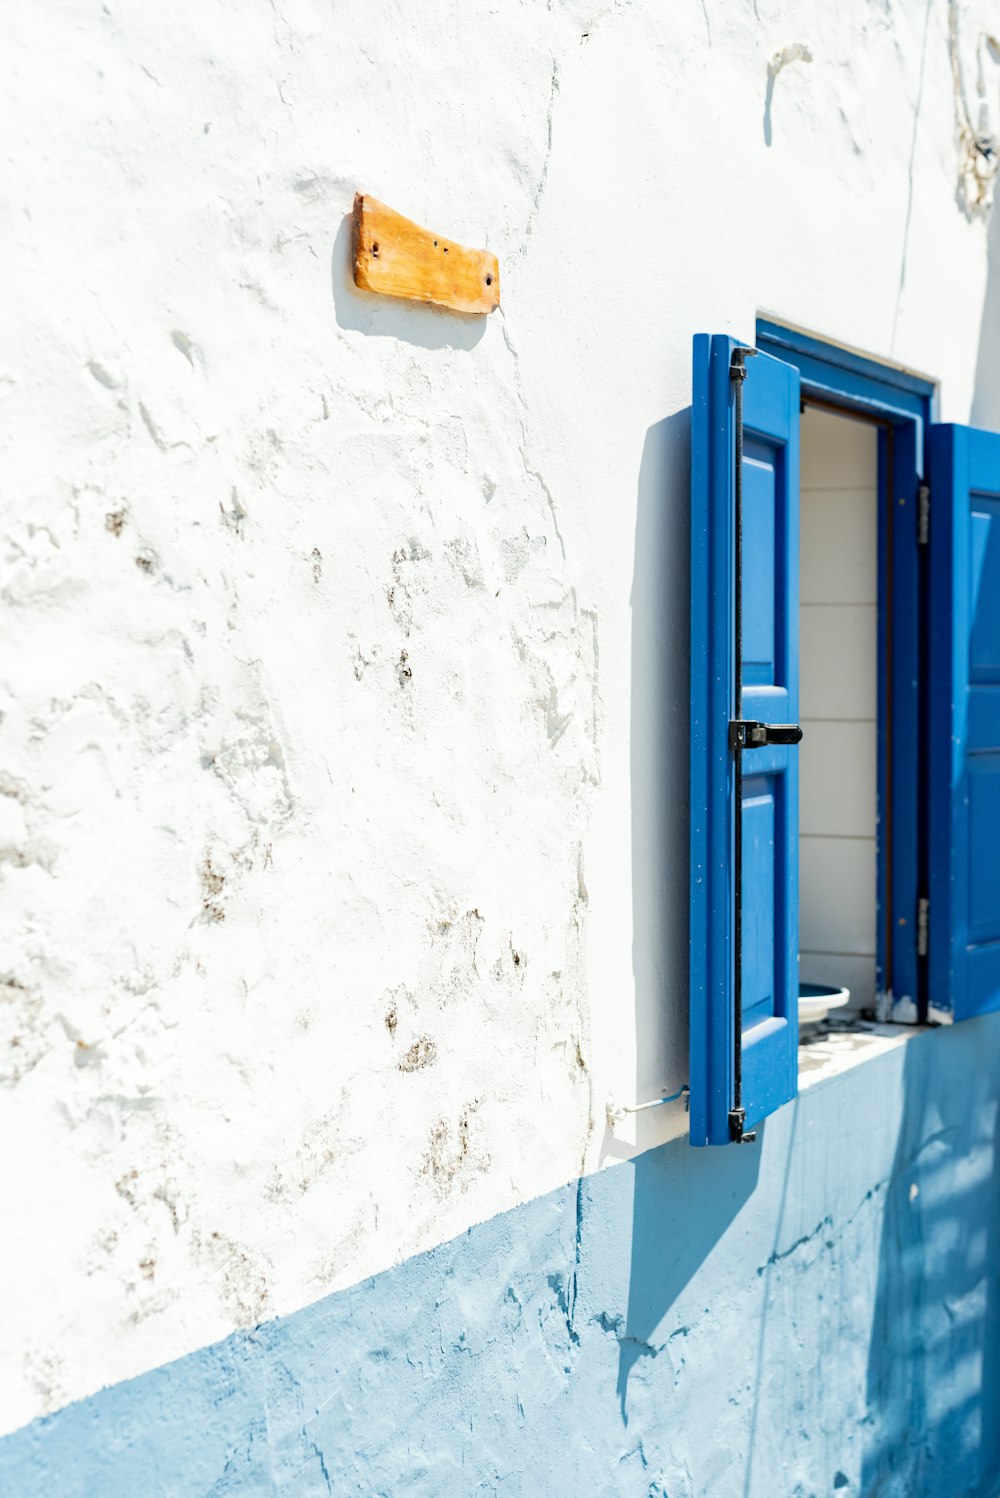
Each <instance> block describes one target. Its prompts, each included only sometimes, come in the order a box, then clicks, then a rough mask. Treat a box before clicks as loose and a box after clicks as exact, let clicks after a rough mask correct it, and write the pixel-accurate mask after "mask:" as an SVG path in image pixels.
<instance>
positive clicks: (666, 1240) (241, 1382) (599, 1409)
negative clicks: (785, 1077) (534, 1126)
mask: <svg viewBox="0 0 1000 1498" xmlns="http://www.w3.org/2000/svg"><path fill="white" fill-rule="evenodd" d="M998 1086H1000V1020H998V1019H997V1018H991V1019H986V1020H976V1021H971V1022H969V1023H968V1024H966V1025H962V1026H956V1027H955V1028H954V1029H953V1030H950V1031H945V1030H942V1031H936V1032H934V1033H930V1034H926V1035H922V1036H919V1037H917V1038H915V1039H913V1040H911V1041H910V1042H909V1043H908V1044H907V1045H906V1046H905V1047H902V1048H900V1049H898V1050H897V1051H895V1052H894V1053H893V1054H891V1055H889V1056H885V1057H882V1058H880V1059H878V1060H875V1061H871V1062H868V1063H866V1064H864V1065H862V1066H860V1067H858V1068H857V1069H855V1070H854V1071H852V1072H850V1073H848V1074H846V1075H845V1076H842V1077H840V1078H835V1079H833V1080H832V1081H830V1082H827V1083H825V1084H822V1085H820V1086H818V1087H816V1088H814V1089H812V1090H811V1091H809V1092H807V1093H805V1094H804V1095H803V1096H802V1098H801V1099H800V1100H799V1101H798V1102H796V1103H793V1104H790V1105H789V1106H788V1107H786V1108H785V1109H783V1110H782V1111H781V1112H780V1113H779V1114H777V1115H776V1116H775V1117H773V1118H772V1119H770V1120H768V1122H767V1123H766V1125H765V1127H764V1129H763V1130H762V1137H761V1140H760V1142H759V1144H758V1145H757V1146H756V1147H745V1148H728V1149H724V1150H718V1151H710V1150H692V1149H691V1148H690V1147H689V1146H688V1145H687V1143H686V1142H683V1141H679V1142H677V1143H675V1144H671V1145H668V1146H666V1147H664V1148H663V1149H660V1150H656V1151H653V1152H651V1153H649V1154H647V1155H644V1156H642V1157H640V1158H639V1159H638V1160H637V1161H635V1162H634V1163H632V1164H630V1165H621V1166H617V1167H615V1168H613V1169H611V1170H607V1171H604V1172H602V1173H600V1174H599V1175H596V1176H593V1177H589V1178H586V1179H584V1180H582V1181H581V1182H579V1183H578V1184H577V1183H574V1184H573V1185H570V1186H567V1187H564V1188H562V1189H561V1190H558V1191H554V1192H552V1193H551V1194H550V1195H548V1196H546V1197H543V1198H541V1199H539V1200H537V1201H534V1202H531V1203H529V1204H528V1205H526V1206H524V1207H521V1208H518V1209H517V1210H515V1211H513V1212H509V1213H506V1214H504V1215H503V1216H500V1217H497V1218H495V1219H494V1220H493V1221H491V1222H488V1223H486V1224H484V1225H482V1226H480V1227H476V1228H473V1229H472V1230H471V1231H470V1232H468V1233H466V1234H465V1235H464V1236H463V1237H462V1238H459V1239H457V1240H456V1241H454V1242H452V1243H448V1244H446V1245H444V1246H443V1247H441V1248H438V1249H435V1250H434V1251H433V1252H432V1253H428V1254H424V1255H421V1256H420V1257H419V1258H415V1259H412V1260H410V1261H408V1262H407V1263H404V1264H403V1265H401V1266H400V1267H399V1268H397V1269H394V1270H392V1271H390V1272H388V1273H386V1274H381V1275H378V1276H376V1277H375V1278H373V1279H370V1280H367V1281H366V1282H365V1283H363V1284H360V1285H357V1286H356V1287H354V1288H353V1289H350V1290H347V1291H344V1292H342V1293H340V1294H337V1295H333V1296H330V1297H329V1298H328V1299H326V1300H323V1301H321V1302H319V1303H318V1304H316V1305H313V1306H310V1307H308V1308H307V1309H306V1310H303V1311H301V1312H299V1313H297V1314H295V1315H293V1316H288V1317H285V1318H283V1319H282V1320H279V1321H276V1322H272V1323H270V1324H268V1325H266V1326H262V1327H260V1328H259V1329H258V1330H257V1331H256V1332H254V1333H252V1334H249V1335H238V1336H234V1337H230V1338H229V1339H227V1340H226V1341H225V1342H222V1343H220V1344H218V1345H217V1346H214V1347H210V1348H206V1349H205V1350H203V1351H201V1352H197V1353H194V1354H192V1355H191V1356H189V1357H185V1358H182V1359H180V1360H179V1361H178V1362H175V1363H171V1364H169V1365H167V1366H166V1367H163V1368H160V1369H157V1370H156V1371H155V1372H152V1373H149V1374H146V1375H144V1376H143V1377H141V1378H137V1379H134V1380H132V1381H130V1382H128V1383H125V1384H121V1385H119V1386H117V1387H114V1388H111V1389H106V1390H104V1391H103V1392H102V1393H100V1394H97V1395H95V1396H94V1397H93V1398H90V1399H86V1400H83V1401H81V1402H80V1403H78V1404H74V1405H71V1406H69V1407H68V1408H67V1409H64V1410H62V1411H61V1412H59V1413H58V1414H56V1415H53V1416H51V1417H49V1418H46V1419H44V1420H39V1421H36V1422H35V1423H34V1424H32V1425H30V1426H28V1427H26V1428H25V1429H24V1430H22V1431H19V1432H17V1433H16V1434H14V1435H12V1436H9V1437H7V1438H6V1439H5V1440H4V1441H2V1442H0V1492H2V1493H3V1494H4V1495H7V1498H27V1495H35V1494H38V1495H41V1494H45V1495H51V1494H55V1493H58V1494H59V1495H60V1498H126V1495H128V1498H130V1495H133V1494H134V1495H140V1494H141V1495H143V1498H147V1495H148V1498H152V1495H171V1498H181V1495H184V1498H187V1495H192V1498H193V1495H199V1498H203V1495H209V1494H210V1495H213V1498H221V1495H223V1494H237V1493H238V1494H240V1495H241V1498H254V1495H264V1494H268V1495H271V1494H287V1495H294V1498H312V1495H326V1494H331V1493H332V1494H336V1495H338V1498H342V1495H343V1498H346V1495H355V1494H356V1495H358V1498H361V1495H364V1498H399V1495H403V1494H405V1495H419V1498H470V1495H473V1494H495V1495H502V1498H515V1495H517V1498H546V1495H553V1498H569V1495H574V1498H577V1495H579V1498H583V1495H586V1498H591V1495H605V1494H607V1495H628V1498H638V1495H648V1498H653V1495H656V1498H716V1495H718V1498H793V1495H794V1498H808V1495H818V1494H834V1495H850V1494H866V1495H878V1498H896V1495H898V1498H904V1495H905V1498H924V1495H927V1498H951V1495H955V1498H957V1495H959V1494H963V1495H975V1498H994V1495H995V1493H996V1492H997V1490H998V1488H1000V1479H998V1477H997V1473H998V1471H1000V1379H998V1376H1000V1179H998V1173H997V1155H996V1151H997V1137H996V1131H997V1128H998V1125H1000V1116H998V1112H997V1090H998Z"/></svg>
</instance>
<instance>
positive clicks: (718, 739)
mask: <svg viewBox="0 0 1000 1498" xmlns="http://www.w3.org/2000/svg"><path fill="white" fill-rule="evenodd" d="M737 346H738V345H736V344H735V343H734V342H733V340H732V339H730V338H725V337H711V338H710V337H707V336H705V335H699V336H698V337H696V338H695V341H694V387H693V399H692V411H691V959H690V993H691V1005H690V1021H691V1074H690V1086H691V1143H692V1144H725V1143H727V1142H728V1141H729V1139H730V1137H731V1133H730V1125H729V1112H730V1109H731V1108H732V1106H733V1091H734V1039H735V1036H734V1029H735V1025H734V986H733V975H734V962H733V957H734V938H733V931H734V894H735V879H734V875H735V870H734V829H735V818H736V815H737V814H739V815H740V816H741V817H742V832H743V858H742V863H743V878H742V890H743V915H742V928H743V940H742V951H743V982H742V994H743V1026H742V1040H743V1098H742V1102H743V1107H744V1108H745V1110H746V1128H747V1129H751V1128H753V1127H754V1125H755V1124H757V1123H759V1122H760V1121H761V1119H763V1118H764V1117H766V1115H767V1114H768V1113H773V1112H774V1110H775V1109H776V1108H779V1107H781V1105H782V1103H786V1102H788V1100H789V1099H790V1098H793V1097H794V1096H795V1093H796V1089H797V1070H798V1068H797V1061H798V1052H797V1047H798V813H799V808H798V750H797V748H796V747H794V746H791V745H778V744H770V745H767V746H766V747H763V748H758V749H748V750H745V751H744V753H743V797H742V803H743V804H742V806H741V807H740V808H738V809H737V808H736V806H735V786H736V775H735V755H734V752H733V751H732V750H731V749H730V747H729V723H730V720H731V719H734V718H735V717H736V716H737V704H736V702H735V701H734V654H735V644H734V621H735V613H734V607H735V606H734V583H735V574H734V486H735V400H734V391H733V382H732V380H731V378H730V361H731V358H732V352H733V349H734V348H736V347H737ZM746 368H747V377H746V380H745V382H744V385H743V401H744V407H743V429H744V458H743V537H744V539H743V609H742V614H743V652H742V653H743V703H742V714H741V716H742V717H743V718H744V719H751V718H752V719H758V720H760V721H762V722H766V723H795V722H796V721H797V718H798V705H799V704H798V698H799V681H798V677H799V651H798V635H799V617H798V598H799V543H798V515H799V451H798V450H799V374H798V370H796V369H794V368H792V367H791V366H790V365H787V364H783V363H782V362H781V361H780V360H778V359H773V358H771V357H769V356H768V355H766V354H758V355H757V356H756V357H755V358H752V359H748V360H747V365H746Z"/></svg>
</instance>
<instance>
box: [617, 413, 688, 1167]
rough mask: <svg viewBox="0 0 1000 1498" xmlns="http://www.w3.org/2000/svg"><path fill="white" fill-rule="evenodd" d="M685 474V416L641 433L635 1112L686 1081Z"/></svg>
mask: <svg viewBox="0 0 1000 1498" xmlns="http://www.w3.org/2000/svg"><path fill="white" fill-rule="evenodd" d="M690 469H691V412H690V408H685V409H684V410H683V411H676V412H675V413H674V414H673V415H672V416H667V417H665V418H664V419H663V420H662V421H658V422H657V423H656V425H655V426H651V427H650V428H649V431H648V432H647V433H646V440H645V442H644V444H643V449H642V461H641V463H640V465H639V487H638V497H637V505H636V525H635V562H634V567H633V574H632V598H631V604H632V681H631V724H630V728H631V734H630V759H631V762H630V767H629V768H630V775H631V805H632V970H633V975H634V980H635V1006H636V1013H635V1030H636V1079H635V1080H636V1097H637V1099H638V1100H639V1101H641V1102H645V1101H648V1100H649V1099H651V1098H655V1097H660V1096H662V1095H663V1094H665V1093H670V1092H676V1091H677V1089H678V1088H679V1087H681V1086H683V1085H684V1083H686V1082H687V1080H688V906H689V903H690V901H689V891H688V879H689V874H688V866H689V857H688V761H689V739H690V727H689V712H688V700H689V685H688V656H689V653H690V638H691V631H690V622H689V613H690V610H689V596H690V581H689V573H690V563H689V556H690V534H691V525H690V488H691V480H690ZM640 1120H641V1121H642V1122H643V1123H644V1124H646V1126H647V1127H648V1126H649V1120H648V1115H647V1117H646V1118H645V1119H643V1116H642V1115H640ZM641 1143H642V1136H641V1135H640V1144H641Z"/></svg>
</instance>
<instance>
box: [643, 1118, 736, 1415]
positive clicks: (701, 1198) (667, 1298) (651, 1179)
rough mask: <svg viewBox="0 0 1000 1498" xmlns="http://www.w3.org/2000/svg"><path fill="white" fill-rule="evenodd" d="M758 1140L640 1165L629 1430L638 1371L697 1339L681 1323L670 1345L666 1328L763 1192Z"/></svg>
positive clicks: (682, 1149)
mask: <svg viewBox="0 0 1000 1498" xmlns="http://www.w3.org/2000/svg"><path fill="white" fill-rule="evenodd" d="M759 1141H760V1142H759V1144H758V1146H757V1147H756V1148H748V1149H737V1148H735V1147H734V1148H732V1149H721V1150H720V1149H698V1150H695V1149H691V1147H690V1146H689V1145H688V1143H687V1141H686V1140H676V1141H675V1142H674V1143H673V1144H670V1145H667V1146H665V1147H664V1148H663V1149H653V1150H648V1151H647V1152H646V1153H645V1154H644V1155H640V1156H639V1157H638V1159H637V1160H635V1162H634V1164H633V1167H632V1168H633V1171H634V1190H633V1197H632V1250H631V1263H630V1266H629V1279H628V1305H627V1309H626V1312H625V1324H624V1327H620V1328H616V1336H617V1338H618V1343H619V1352H618V1384H617V1394H618V1399H619V1403H620V1406H621V1416H622V1422H623V1424H624V1425H626V1426H627V1425H628V1423H629V1407H628V1382H629V1376H630V1375H631V1373H632V1370H633V1368H634V1367H635V1365H636V1364H637V1363H638V1362H639V1361H640V1359H642V1358H647V1357H652V1358H655V1357H656V1356H658V1354H659V1353H660V1352H662V1351H663V1350H664V1349H665V1348H669V1346H670V1343H671V1342H674V1343H675V1344H676V1343H677V1342H683V1341H684V1340H685V1339H686V1338H687V1337H688V1335H689V1333H690V1328H689V1327H688V1326H687V1325H685V1324H683V1322H679V1324H678V1325H675V1326H673V1327H670V1329H669V1331H668V1333H667V1337H666V1340H665V1341H664V1340H663V1336H662V1328H663V1326H664V1325H666V1326H668V1327H669V1325H670V1324H669V1321H668V1320H667V1317H668V1313H669V1312H670V1310H671V1307H673V1306H674V1304H675V1302H677V1301H678V1300H680V1298H681V1296H682V1293H683V1291H684V1290H685V1288H686V1287H687V1286H688V1285H689V1284H690V1283H691V1282H692V1281H693V1280H694V1279H695V1277H696V1276H697V1274H698V1273H699V1271H700V1270H702V1269H703V1267H704V1265H705V1264H706V1262H707V1261H708V1260H709V1258H710V1257H711V1254H712V1250H713V1249H714V1247H715V1246H716V1244H718V1243H719V1242H720V1241H721V1240H722V1238H724V1236H725V1234H726V1232H727V1230H728V1229H729V1227H730V1226H731V1224H732V1222H733V1219H734V1218H735V1217H736V1215H737V1213H738V1212H740V1210H741V1209H742V1208H743V1207H744V1206H745V1204H746V1203H747V1202H748V1201H749V1200H750V1198H751V1197H752V1196H753V1194H754V1191H755V1190H756V1189H757V1178H758V1175H759V1173H760V1162H761V1155H762V1150H763V1129H761V1130H760V1131H759ZM671 1205H672V1206H673V1211H671ZM675 1319H677V1320H678V1321H679V1318H675ZM658 1329H660V1334H659V1336H658V1335H657V1333H658ZM681 1361H683V1359H682V1360H681Z"/></svg>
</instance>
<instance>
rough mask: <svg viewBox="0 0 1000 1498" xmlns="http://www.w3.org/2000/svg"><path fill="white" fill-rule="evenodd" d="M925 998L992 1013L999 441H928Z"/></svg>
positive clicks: (997, 886)
mask: <svg viewBox="0 0 1000 1498" xmlns="http://www.w3.org/2000/svg"><path fill="white" fill-rule="evenodd" d="M929 473H930V490H931V514H930V521H931V524H930V554H931V559H930V571H931V586H930V634H931V643H930V663H929V675H930V682H929V687H930V691H929V711H930V721H929V733H928V740H929V767H928V770H929V774H928V783H929V792H930V817H929V848H928V854H929V867H930V885H929V894H930V910H929V951H928V957H929V975H928V976H929V987H928V999H929V1002H930V1005H931V1006H932V1010H935V1009H936V1010H950V1011H951V1013H952V1014H953V1016H954V1018H955V1019H969V1018H971V1017H972V1016H973V1015H976V1014H987V1013H989V1012H990V1011H991V1010H994V1009H1000V873H998V857H1000V436H997V435H996V434H995V433H993V432H980V431H976V430H975V429H974V428H973V427H961V426H932V427H931V429H930V465H929Z"/></svg>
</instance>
